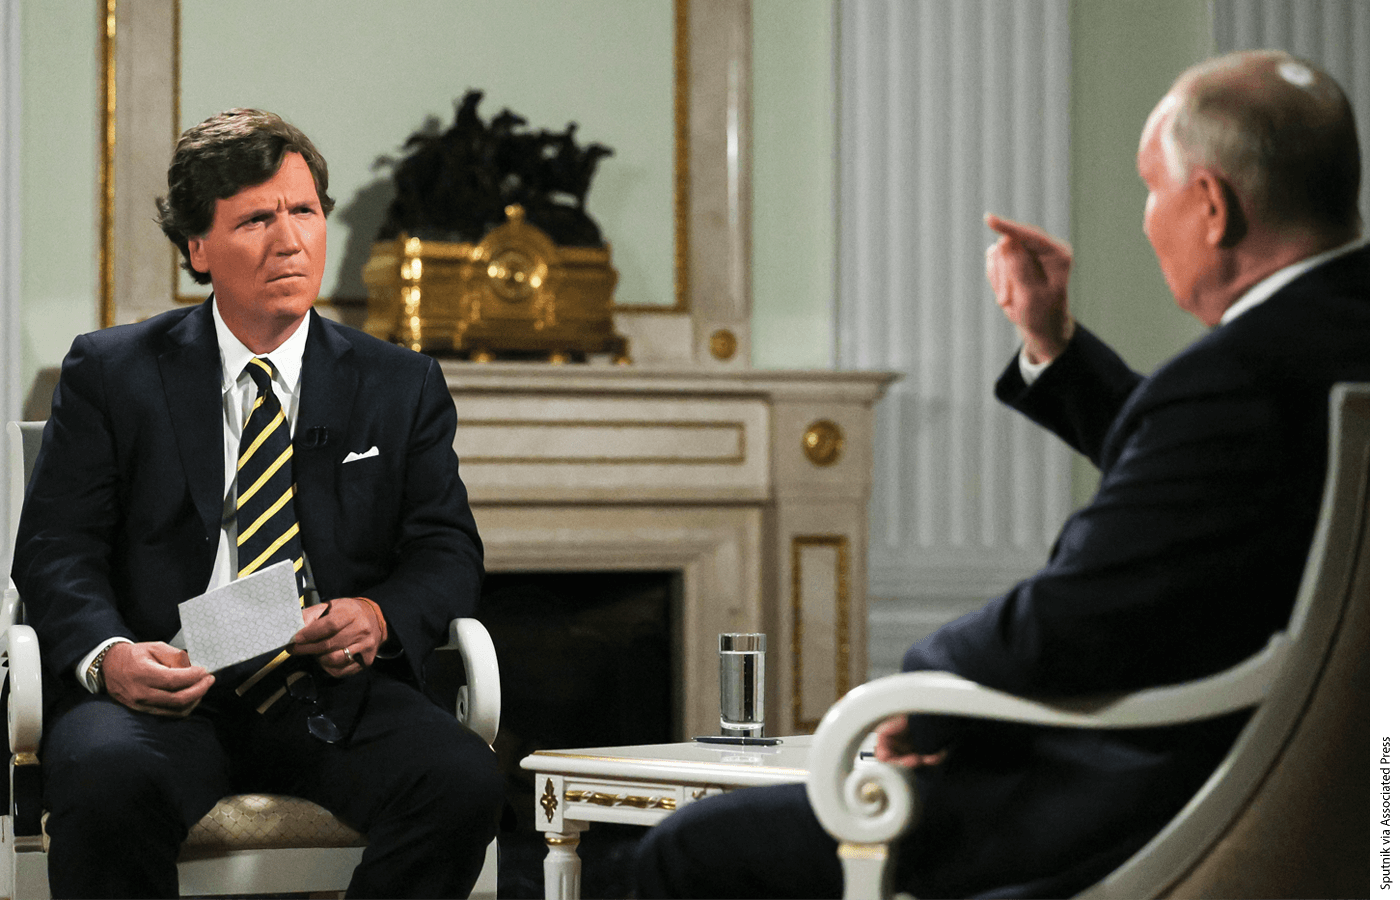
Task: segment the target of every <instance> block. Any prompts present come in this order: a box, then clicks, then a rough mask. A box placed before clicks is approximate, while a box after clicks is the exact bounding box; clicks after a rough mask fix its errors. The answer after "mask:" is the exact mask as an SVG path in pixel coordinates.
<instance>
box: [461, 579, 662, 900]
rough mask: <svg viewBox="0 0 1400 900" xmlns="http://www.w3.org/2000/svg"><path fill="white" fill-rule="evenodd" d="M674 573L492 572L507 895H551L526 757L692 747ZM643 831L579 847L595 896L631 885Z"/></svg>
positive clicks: (485, 598) (598, 835) (484, 612)
mask: <svg viewBox="0 0 1400 900" xmlns="http://www.w3.org/2000/svg"><path fill="white" fill-rule="evenodd" d="M680 596H681V573H680V572H671V571H619V572H614V571H601V572H492V573H488V574H487V576H486V581H485V584H484V585H483V587H482V597H481V605H480V607H479V608H478V612H477V618H479V619H480V620H481V621H482V623H483V624H485V625H486V628H487V630H488V631H490V633H491V639H492V640H493V641H494V642H495V645H496V656H497V658H498V660H499V662H500V667H501V730H500V734H499V735H498V736H497V738H496V745H495V746H496V756H497V758H498V760H499V761H500V765H501V767H502V771H503V772H504V773H505V776H506V790H507V802H508V803H509V805H510V811H509V812H508V813H507V820H508V821H509V819H510V818H512V817H513V818H514V820H515V823H516V824H515V827H514V830H505V829H504V828H503V830H502V834H501V842H500V848H501V856H500V882H499V891H500V893H499V896H500V897H501V898H502V900H505V898H511V897H529V898H537V897H543V896H544V880H543V873H542V865H543V862H544V855H545V845H544V837H543V835H541V834H540V833H538V832H536V831H535V829H534V821H535V808H534V803H535V801H536V797H535V784H534V776H533V774H532V773H530V772H527V771H525V770H524V769H522V768H521V767H520V761H521V760H522V759H524V758H525V757H526V756H528V755H529V754H531V753H533V752H534V751H536V750H546V749H565V748H570V747H605V746H618V745H625V744H661V743H667V742H670V741H676V740H681V736H680V733H679V729H680V728H681V727H682V724H683V715H682V709H683V706H682V696H681V690H682V686H681V683H680V682H681V679H680V678H679V677H676V675H677V673H679V671H680V663H681V654H680V649H679V648H680V643H679V640H680V626H681V616H680V611H679V606H680V604H679V600H680ZM642 830H643V829H642V828H641V827H640V826H628V825H611V824H605V823H595V824H593V825H592V826H591V827H590V828H589V830H588V831H586V832H585V833H584V835H583V839H582V840H581V841H580V843H579V856H580V857H581V858H582V860H583V882H582V885H581V890H582V894H583V897H585V898H588V897H618V896H623V894H624V892H625V891H626V890H628V888H629V869H630V865H631V851H632V848H633V847H634V846H635V844H636V841H637V840H638V839H639V838H640V836H641V833H642Z"/></svg>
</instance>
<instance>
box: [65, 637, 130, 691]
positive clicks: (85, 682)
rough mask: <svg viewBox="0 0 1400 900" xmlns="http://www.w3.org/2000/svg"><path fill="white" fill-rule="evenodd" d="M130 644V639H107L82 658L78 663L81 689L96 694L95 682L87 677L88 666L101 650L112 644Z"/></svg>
mask: <svg viewBox="0 0 1400 900" xmlns="http://www.w3.org/2000/svg"><path fill="white" fill-rule="evenodd" d="M130 643H131V639H130V638H124V637H116V638H108V639H107V640H105V641H103V642H102V643H100V644H98V645H97V646H96V647H93V648H92V652H91V653H89V654H88V655H87V656H84V657H83V658H82V660H80V661H79V662H78V672H77V674H78V683H79V684H81V685H82V686H83V687H85V688H87V689H88V690H89V691H91V692H92V693H94V694H96V693H98V690H97V682H96V680H94V679H92V678H89V677H88V666H90V665H92V661H93V660H94V659H96V658H97V654H99V653H101V652H102V651H103V650H106V649H107V648H108V647H110V646H112V645H113V644H130Z"/></svg>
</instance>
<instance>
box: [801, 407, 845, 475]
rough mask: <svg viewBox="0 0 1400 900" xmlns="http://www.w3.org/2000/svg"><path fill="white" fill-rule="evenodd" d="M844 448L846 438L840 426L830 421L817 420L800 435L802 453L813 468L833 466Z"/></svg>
mask: <svg viewBox="0 0 1400 900" xmlns="http://www.w3.org/2000/svg"><path fill="white" fill-rule="evenodd" d="M845 446H846V436H845V434H843V433H842V431H841V426H840V425H837V424H836V423H835V422H833V421H831V420H830V419H818V420H817V421H815V422H813V423H812V424H811V425H808V426H807V430H806V431H804V432H803V433H802V452H803V454H804V455H805V456H806V457H807V460H808V462H810V463H811V464H812V465H814V466H818V467H822V468H824V467H826V466H831V465H835V464H836V461H837V460H839V459H840V458H841V451H842V450H843V449H845Z"/></svg>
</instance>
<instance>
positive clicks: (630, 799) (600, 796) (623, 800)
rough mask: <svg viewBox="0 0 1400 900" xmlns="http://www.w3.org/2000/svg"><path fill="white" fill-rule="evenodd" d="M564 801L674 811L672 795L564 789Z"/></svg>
mask: <svg viewBox="0 0 1400 900" xmlns="http://www.w3.org/2000/svg"><path fill="white" fill-rule="evenodd" d="M564 801H565V802H566V803H592V804H593V805H594V806H630V807H632V808H633V809H664V810H666V811H667V812H674V811H675V809H676V800H675V798H674V797H642V796H636V795H633V794H604V793H602V792H600V791H565V792H564Z"/></svg>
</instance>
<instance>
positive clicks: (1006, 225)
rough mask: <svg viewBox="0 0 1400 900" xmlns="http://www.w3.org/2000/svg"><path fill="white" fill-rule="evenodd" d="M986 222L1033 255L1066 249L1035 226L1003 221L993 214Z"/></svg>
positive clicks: (988, 214)
mask: <svg viewBox="0 0 1400 900" xmlns="http://www.w3.org/2000/svg"><path fill="white" fill-rule="evenodd" d="M984 221H986V223H987V227H988V228H990V229H992V230H993V231H995V232H997V233H998V234H1004V235H1006V236H1007V237H1009V238H1011V239H1012V240H1013V241H1016V242H1018V243H1020V244H1021V245H1022V246H1024V247H1025V248H1026V249H1027V250H1030V251H1031V252H1032V253H1043V252H1047V251H1061V250H1063V249H1064V247H1063V246H1062V245H1061V243H1060V242H1059V241H1057V240H1055V239H1054V238H1052V237H1051V236H1050V235H1048V234H1046V233H1045V232H1044V231H1043V230H1041V229H1039V228H1037V227H1035V226H1034V225H1026V224H1024V223H1022V222H1013V221H1011V220H1010V219H1003V218H1002V217H1001V216H998V215H994V214H992V213H987V215H986V218H985V220H984Z"/></svg>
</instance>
